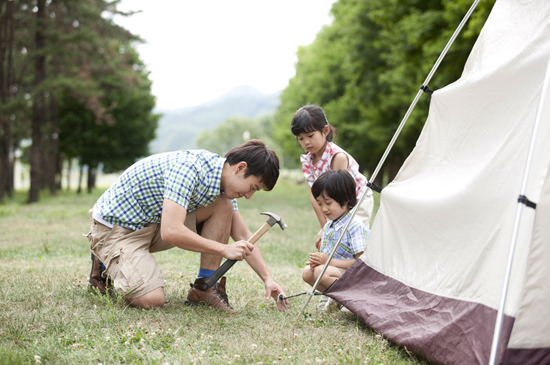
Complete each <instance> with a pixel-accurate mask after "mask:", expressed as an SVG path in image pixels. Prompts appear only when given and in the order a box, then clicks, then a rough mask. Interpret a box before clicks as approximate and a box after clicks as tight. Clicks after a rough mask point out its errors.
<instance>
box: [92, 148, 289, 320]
mask: <svg viewBox="0 0 550 365" xmlns="http://www.w3.org/2000/svg"><path fill="white" fill-rule="evenodd" d="M278 177H279V159H278V158H277V156H276V155H275V152H273V151H272V150H270V149H269V148H267V146H266V145H265V144H264V143H263V142H262V141H258V140H251V141H248V142H246V143H244V144H243V145H241V146H239V147H235V148H233V149H232V150H231V151H229V152H228V153H227V154H226V155H225V158H223V157H221V156H218V155H216V154H214V153H211V152H208V151H204V150H195V151H178V152H168V153H162V154H158V155H153V156H150V157H147V158H145V159H143V160H141V161H138V162H136V163H135V164H134V165H132V166H130V167H129V168H128V169H127V170H126V171H125V172H124V173H123V174H122V175H121V176H120V177H119V178H118V179H117V180H116V181H115V182H114V183H113V185H112V186H111V187H110V188H109V189H108V190H107V191H105V192H104V193H103V195H102V196H101V197H100V198H99V200H98V201H97V202H96V203H95V205H94V207H93V210H91V211H90V214H91V216H92V228H91V232H90V233H89V234H88V239H89V241H90V246H91V250H92V271H91V273H90V285H91V286H92V287H95V288H97V289H98V290H99V291H100V292H101V293H105V291H106V288H110V289H112V288H113V286H114V290H116V292H118V293H120V294H122V295H123V296H124V299H125V300H126V302H128V303H129V304H130V305H132V306H134V307H138V308H146V309H150V308H154V307H161V306H163V305H164V303H165V301H166V299H165V296H164V276H163V274H162V271H161V270H160V268H159V266H158V264H157V263H156V260H155V258H154V257H153V255H152V254H151V253H153V252H158V251H163V250H167V249H170V248H174V247H179V248H182V249H184V250H189V251H195V252H200V253H201V259H200V269H199V273H198V277H197V279H196V280H195V283H194V284H191V290H190V291H189V293H188V295H187V300H186V304H191V305H197V304H199V303H200V304H207V305H210V306H212V307H214V308H217V309H219V310H222V311H227V312H233V311H234V310H233V308H232V307H231V306H230V305H229V301H228V299H227V294H226V291H225V277H222V278H221V279H220V281H219V283H216V285H214V286H212V288H210V289H208V290H207V291H201V290H199V289H197V287H199V288H201V287H203V286H204V283H205V281H206V279H207V278H208V277H210V276H211V275H212V274H213V273H214V271H215V270H216V269H217V268H218V267H219V265H220V262H221V260H222V257H225V258H227V259H231V260H242V259H246V261H247V262H248V264H249V265H250V266H251V267H252V269H254V271H255V272H256V273H257V274H258V276H259V277H260V278H261V279H262V280H263V282H264V284H265V289H266V299H269V297H270V296H271V297H273V299H275V300H276V301H277V297H278V295H279V294H283V295H284V292H283V289H282V288H281V287H280V286H279V285H278V284H277V283H276V282H275V280H274V279H273V277H272V275H271V273H270V271H269V268H268V267H267V265H266V263H265V261H264V259H263V256H262V253H261V252H260V248H259V247H255V246H254V245H253V244H251V243H250V242H248V241H247V239H248V238H250V237H251V236H252V233H251V232H250V230H249V229H248V227H247V225H246V223H245V221H244V219H243V218H242V216H241V214H240V213H239V211H238V209H237V201H236V199H238V198H242V197H245V198H246V199H250V198H251V197H252V195H254V193H255V192H256V191H258V190H262V189H263V190H267V191H269V190H272V189H273V187H274V186H275V183H276V182H277V179H278ZM230 236H231V237H232V238H233V239H234V241H235V243H233V244H231V245H228V244H227V243H228V241H229V237H230ZM201 284H202V285H201ZM277 306H278V308H279V310H283V309H284V306H283V304H282V303H280V302H277Z"/></svg>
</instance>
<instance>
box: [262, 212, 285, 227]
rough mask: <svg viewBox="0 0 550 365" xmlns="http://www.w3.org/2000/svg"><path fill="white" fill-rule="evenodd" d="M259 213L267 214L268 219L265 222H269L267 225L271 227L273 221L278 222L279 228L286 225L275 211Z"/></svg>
mask: <svg viewBox="0 0 550 365" xmlns="http://www.w3.org/2000/svg"><path fill="white" fill-rule="evenodd" d="M260 214H265V215H267V216H269V219H268V220H267V223H269V225H270V226H271V227H273V225H274V224H275V223H277V224H279V226H281V229H285V228H286V227H287V225H286V224H285V222H283V220H282V219H281V217H279V216H278V215H277V214H275V213H271V212H263V213H260Z"/></svg>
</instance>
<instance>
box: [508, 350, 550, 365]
mask: <svg viewBox="0 0 550 365" xmlns="http://www.w3.org/2000/svg"><path fill="white" fill-rule="evenodd" d="M503 363H504V365H540V364H550V348H548V347H546V348H537V349H506V352H505V354H504V361H503Z"/></svg>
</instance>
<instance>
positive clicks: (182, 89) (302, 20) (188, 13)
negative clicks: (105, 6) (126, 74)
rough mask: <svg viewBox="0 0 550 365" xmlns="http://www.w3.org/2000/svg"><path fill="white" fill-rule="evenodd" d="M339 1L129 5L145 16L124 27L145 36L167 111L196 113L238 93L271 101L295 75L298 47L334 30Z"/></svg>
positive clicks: (178, 0)
mask: <svg viewBox="0 0 550 365" xmlns="http://www.w3.org/2000/svg"><path fill="white" fill-rule="evenodd" d="M334 2H335V0H202V1H201V0H156V1H151V0H122V2H121V4H120V5H119V7H118V8H119V9H120V10H123V11H128V10H143V12H142V13H139V14H135V15H133V16H131V17H128V18H123V17H119V16H117V17H116V18H115V21H116V22H117V24H120V25H121V26H123V27H125V28H126V29H128V30H130V31H131V32H133V33H134V34H138V35H139V36H141V37H142V38H143V39H145V41H146V43H145V44H142V45H140V46H139V47H138V51H139V53H140V55H141V59H142V60H143V61H144V62H145V64H146V65H147V69H148V70H149V71H150V72H151V75H150V78H151V80H153V89H152V91H153V94H154V95H155V96H156V97H157V107H158V108H160V109H175V108H182V107H187V106H194V105H199V104H201V103H204V102H206V101H209V100H212V99H215V98H216V97H218V96H220V95H223V94H225V93H226V92H228V91H230V90H231V89H233V88H234V87H236V86H240V85H252V86H254V87H256V88H257V89H258V90H260V91H262V92H265V93H272V92H275V91H279V90H282V89H284V88H285V87H286V86H287V85H288V80H289V79H290V78H291V77H293V76H294V74H295V69H294V66H295V63H296V61H297V57H296V51H297V50H298V46H300V45H307V44H310V43H311V42H312V41H313V40H314V39H315V35H316V34H317V32H319V30H321V28H322V27H323V25H325V24H330V22H331V17H330V15H329V12H330V8H331V6H332V4H333V3H334Z"/></svg>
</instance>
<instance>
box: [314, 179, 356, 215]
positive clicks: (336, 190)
mask: <svg viewBox="0 0 550 365" xmlns="http://www.w3.org/2000/svg"><path fill="white" fill-rule="evenodd" d="M355 191H356V185H355V180H354V179H353V177H352V176H351V174H350V173H349V172H348V171H347V170H330V171H326V172H323V174H322V175H321V176H319V177H318V178H317V180H315V182H314V183H313V186H312V187H311V193H312V194H313V197H314V198H315V199H317V197H318V196H319V195H325V196H327V197H329V198H331V199H333V200H334V201H336V202H337V203H338V204H340V205H341V206H344V205H346V204H348V208H349V209H351V208H353V207H354V206H355V205H356V204H357V195H356V192H355Z"/></svg>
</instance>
